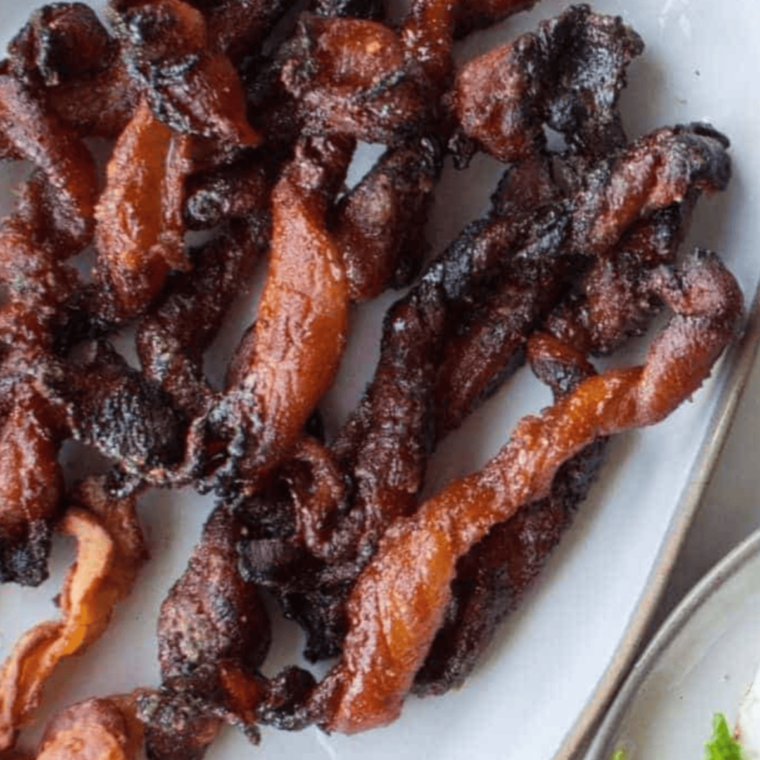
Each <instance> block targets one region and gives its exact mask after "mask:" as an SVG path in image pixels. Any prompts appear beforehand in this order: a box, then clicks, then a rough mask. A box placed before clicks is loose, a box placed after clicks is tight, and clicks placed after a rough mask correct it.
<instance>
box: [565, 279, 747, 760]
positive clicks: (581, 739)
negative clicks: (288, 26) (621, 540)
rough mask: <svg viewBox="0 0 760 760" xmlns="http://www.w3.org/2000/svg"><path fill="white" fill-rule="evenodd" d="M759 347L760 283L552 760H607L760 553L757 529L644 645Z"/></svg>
mask: <svg viewBox="0 0 760 760" xmlns="http://www.w3.org/2000/svg"><path fill="white" fill-rule="evenodd" d="M759 349H760V282H758V283H757V286H756V288H755V292H754V295H753V298H752V304H751V307H750V309H749V313H748V315H747V318H746V320H745V323H744V327H743V330H742V333H741V336H740V337H739V339H738V340H737V341H735V342H734V344H733V345H732V346H731V348H730V349H729V352H728V354H727V355H726V356H725V358H724V361H723V364H722V367H721V369H722V371H724V372H726V373H727V375H728V377H727V379H726V380H725V381H724V383H723V384H722V386H721V387H720V389H719V394H718V399H717V401H716V405H715V408H714V410H713V412H712V415H711V417H710V424H709V426H708V429H707V432H706V434H705V437H704V440H703V441H702V444H701V445H700V448H699V452H698V453H697V457H696V459H695V460H694V464H693V465H692V467H691V470H690V472H689V476H688V478H687V481H686V485H685V487H684V490H683V492H682V494H681V497H680V499H679V500H678V504H677V506H676V509H675V511H674V513H673V516H672V517H671V519H670V523H669V525H668V529H667V531H666V533H665V536H664V538H663V540H662V544H661V546H660V549H659V550H658V553H657V556H656V557H655V561H654V564H653V565H652V567H651V569H650V571H649V575H648V578H647V581H646V583H645V585H644V589H643V591H642V593H641V595H640V597H639V600H638V601H637V603H636V606H635V607H634V610H633V613H632V615H631V618H630V620H629V622H628V625H627V626H626V629H625V631H624V633H623V638H622V640H621V641H620V643H619V644H618V646H617V648H616V650H615V652H614V654H613V656H612V660H611V661H610V663H609V664H608V665H607V668H606V669H605V671H604V673H603V674H602V676H601V678H600V679H599V681H598V682H597V685H596V688H595V689H594V691H593V693H592V694H591V696H590V697H589V699H588V700H587V701H586V704H585V705H584V706H583V709H582V710H581V712H580V714H579V715H578V717H577V718H576V720H575V723H574V724H573V726H572V728H571V729H570V731H569V732H568V733H567V734H566V735H565V738H564V740H563V742H562V744H561V745H560V747H559V749H558V751H557V752H556V753H555V755H554V757H553V760H580V758H582V757H584V753H586V752H587V751H589V749H590V750H591V751H590V752H589V754H587V755H585V760H608V758H609V755H610V752H611V749H610V746H609V745H610V744H611V738H612V737H613V736H614V734H615V731H616V729H617V728H618V727H619V725H620V722H621V720H622V719H623V717H624V716H625V714H626V710H627V708H628V706H629V705H630V703H631V701H632V700H633V697H634V695H635V693H636V691H637V689H638V687H639V686H640V685H641V683H642V681H643V680H644V678H645V677H646V676H647V675H648V673H649V672H650V671H651V670H652V668H653V667H654V665H655V664H656V662H657V661H658V659H659V657H660V656H661V655H662V653H663V651H664V650H665V649H666V648H667V646H668V645H669V643H670V642H671V641H672V640H673V639H674V638H675V636H676V635H677V634H678V633H679V631H680V630H681V629H682V628H683V627H684V625H685V624H686V623H687V621H688V620H689V619H690V617H691V616H692V615H693V614H694V613H695V612H696V610H697V609H698V608H699V607H700V606H701V605H702V604H704V603H705V601H706V600H707V599H708V598H709V596H710V595H711V594H712V593H713V592H714V591H715V590H717V588H719V587H720V586H721V585H722V584H723V583H724V582H725V581H726V580H727V579H728V578H729V577H731V576H732V575H734V574H735V573H736V572H738V571H739V570H740V569H741V568H742V567H743V566H744V565H745V564H746V563H747V562H748V561H749V560H750V559H752V558H753V557H754V556H755V555H756V554H758V553H760V528H758V529H757V530H756V531H754V532H753V533H752V534H750V536H748V537H747V538H746V539H745V540H744V541H742V542H741V543H740V544H739V545H738V546H736V547H735V548H734V549H732V550H731V551H730V552H729V553H728V554H727V555H726V556H725V557H724V558H723V559H722V560H720V561H719V562H718V563H717V564H716V565H715V566H714V567H713V568H712V569H711V570H709V571H708V572H707V574H706V575H705V576H703V577H702V579H701V580H699V581H698V582H697V584H696V585H695V586H694V587H692V589H691V590H690V591H689V592H688V593H687V594H686V595H685V596H684V597H683V598H682V600H681V601H680V602H679V603H678V605H677V606H676V607H675V609H674V610H673V611H672V612H671V613H670V614H669V615H668V617H667V618H666V620H665V622H664V623H663V624H662V626H661V627H660V628H659V630H658V631H657V632H656V633H655V634H654V636H653V637H652V639H651V641H650V642H649V643H648V644H646V641H645V636H646V634H647V631H648V628H649V624H650V622H651V620H652V618H653V616H654V613H655V611H656V609H657V606H658V603H659V601H660V599H661V597H662V595H663V593H664V591H665V586H666V584H667V581H668V580H669V578H670V575H671V573H672V570H673V567H674V565H675V561H676V559H677V558H678V555H679V553H680V549H681V546H682V545H683V542H684V540H685V538H686V534H687V532H688V528H689V526H690V525H691V523H692V521H693V519H694V517H695V515H696V512H697V509H698V507H699V505H700V503H701V500H702V496H703V495H704V492H705V490H706V488H707V485H708V484H709V482H710V480H711V478H712V474H713V472H714V470H715V468H716V466H717V464H718V461H719V460H720V455H721V453H722V452H723V449H724V448H725V444H726V441H727V439H728V433H729V432H730V430H731V426H732V423H733V420H734V418H735V416H736V411H737V408H738V406H739V402H740V401H741V399H742V397H743V396H744V393H745V391H746V389H747V385H748V381H749V376H750V374H751V372H752V369H753V367H754V365H755V360H756V358H757V356H758V354H759V353H760V351H759ZM645 644H646V648H645V649H644V651H643V654H641V655H640V656H639V657H638V658H637V657H636V655H637V653H639V652H641V650H642V648H643V647H644V645H645ZM592 742H593V746H592Z"/></svg>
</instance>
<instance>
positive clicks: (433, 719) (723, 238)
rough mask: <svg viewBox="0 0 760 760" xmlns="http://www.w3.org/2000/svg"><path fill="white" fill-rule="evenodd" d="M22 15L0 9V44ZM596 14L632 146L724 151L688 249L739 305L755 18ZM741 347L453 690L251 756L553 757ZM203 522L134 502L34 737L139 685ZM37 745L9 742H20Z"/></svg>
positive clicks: (45, 604)
mask: <svg viewBox="0 0 760 760" xmlns="http://www.w3.org/2000/svg"><path fill="white" fill-rule="evenodd" d="M38 4H39V3H35V2H28V1H23V0H0V30H2V31H0V38H1V39H0V42H5V41H6V40H7V39H8V38H9V37H10V35H11V34H12V32H13V31H14V30H16V29H17V28H19V26H20V25H21V23H22V22H23V21H24V20H25V18H26V16H27V15H28V13H29V11H30V10H31V9H32V8H34V7H36V6H37V5H38ZM567 5H568V3H567V2H561V1H560V0H546V2H543V3H540V4H539V5H538V6H537V7H536V9H535V10H534V11H533V12H532V13H530V14H522V15H520V16H518V17H515V18H514V19H512V20H510V21H509V22H507V23H506V24H504V25H503V26H502V27H500V28H499V29H495V30H491V31H489V32H488V33H484V34H481V35H479V36H478V37H477V39H476V40H474V41H472V42H470V43H468V44H467V46H466V48H465V49H464V50H463V55H472V54H473V53H474V52H475V51H476V50H477V49H482V48H483V47H485V46H490V45H493V44H496V43H497V42H501V41H505V40H506V39H508V38H509V37H510V36H512V35H513V34H516V33H518V32H522V31H525V30H527V29H532V28H534V27H535V24H536V22H537V21H538V20H539V19H541V18H544V17H547V16H550V15H555V14H557V13H558V12H560V11H561V10H563V9H564V8H565V7H567ZM596 8H597V9H598V10H599V11H604V12H607V13H614V14H621V15H623V17H624V18H625V19H626V20H627V21H628V22H630V23H631V24H632V25H633V26H634V27H635V28H636V29H637V30H638V31H639V32H640V33H641V34H642V36H643V37H644V39H645V40H646V42H647V51H646V53H645V55H644V57H643V59H641V60H639V61H637V62H635V63H634V64H633V66H632V67H631V70H630V77H629V79H630V87H629V89H628V91H627V92H626V93H625V94H624V97H623V111H624V114H625V117H626V122H627V125H628V129H629V132H630V134H631V136H637V135H639V134H641V133H643V132H645V131H647V130H649V129H653V128H655V127H657V126H661V125H665V124H673V123H677V122H688V121H693V120H706V121H711V122H713V123H714V124H715V126H717V127H718V128H720V129H722V130H723V131H725V132H726V133H727V134H728V135H729V136H730V137H731V138H732V140H733V142H734V146H735V147H734V151H733V155H734V158H735V179H734V181H733V182H732V185H731V188H730V190H729V191H728V192H727V193H725V194H723V195H722V196H719V197H716V198H714V199H712V200H710V201H708V202H705V201H703V202H702V203H701V205H700V207H699V211H698V213H697V214H696V215H695V222H694V225H693V233H692V235H691V239H690V244H691V243H699V244H700V245H703V246H708V247H713V248H716V249H717V250H720V251H722V252H723V253H724V255H725V259H726V260H727V262H728V263H729V265H730V266H731V267H732V269H733V270H734V272H735V273H736V274H737V276H738V277H739V279H740V281H741V283H742V286H743V287H744V290H745V293H747V294H751V293H754V291H755V288H756V285H757V282H758V276H759V275H760V259H759V258H758V256H757V255H756V245H757V241H758V240H760V214H758V213H757V212H756V209H757V208H758V198H760V179H759V178H760V143H759V142H758V139H757V135H758V134H760V111H758V109H757V108H756V104H758V103H760V88H759V86H758V84H757V81H758V80H757V71H758V70H760V33H758V31H757V30H758V29H759V28H760V26H758V24H759V23H760V5H758V4H757V2H756V1H755V0H734V2H733V3H732V4H731V11H730V13H729V12H727V10H726V6H725V5H724V4H720V3H714V2H712V1H711V0H666V1H665V2H663V0H629V1H628V2H621V1H620V0H601V1H600V2H598V3H596ZM374 155H377V150H373V149H370V148H366V149H365V151H364V153H363V156H364V160H363V161H362V160H360V161H358V162H357V163H356V165H355V176H356V177H358V176H360V175H361V173H362V172H363V171H365V170H366V169H367V168H368V166H369V157H370V156H374ZM0 170H2V171H3V172H5V173H4V174H2V176H1V177H0V181H2V183H3V184H2V188H3V190H4V191H5V192H4V193H3V194H2V200H0V203H1V204H3V205H2V208H0V212H2V213H5V211H6V210H7V208H8V207H9V205H8V204H9V202H10V200H12V196H10V195H7V189H8V188H9V184H10V182H11V180H13V179H15V178H17V177H18V171H16V170H14V169H13V168H12V167H11V168H7V167H6V168H1V167H0ZM498 176H499V169H498V167H496V166H495V165H494V164H493V163H492V162H490V161H488V160H485V159H482V158H479V159H477V160H476V161H475V162H474V166H473V168H472V170H471V171H470V172H469V173H468V174H466V175H460V174H455V173H454V172H452V171H447V172H446V174H445V176H444V179H443V182H442V184H441V187H440V191H439V192H438V195H437V205H436V209H435V213H434V215H433V219H432V220H431V225H430V233H431V234H430V238H431V240H432V242H433V245H434V248H435V250H440V249H441V248H442V247H443V245H444V243H445V241H446V240H448V239H450V238H451V237H452V236H453V235H454V234H455V233H456V232H457V231H458V230H459V229H460V228H461V227H462V226H463V225H464V224H465V223H466V222H468V221H470V220H471V219H473V218H475V217H477V216H478V215H479V214H480V213H481V212H482V211H483V210H484V209H485V207H486V204H487V199H488V196H489V194H490V192H491V190H492V188H493V186H494V184H495V182H496V179H497V178H498ZM9 199H10V200H9ZM252 290H253V288H252ZM392 300H393V297H392V296H389V297H385V298H383V299H381V300H380V302H379V303H377V304H375V305H373V306H371V307H369V308H367V309H365V310H362V311H360V312H359V313H358V314H357V315H356V319H355V330H354V334H353V337H352V340H351V344H350V347H349V351H348V355H347V357H346V361H345V369H344V371H343V372H342V375H341V378H340V383H339V385H338V387H337V390H336V392H333V393H332V394H331V396H330V398H329V399H328V403H327V411H328V415H329V417H330V419H331V421H332V423H333V424H337V422H338V421H339V420H340V419H342V418H344V417H345V415H346V414H347V413H348V411H349V410H350V409H351V408H352V407H353V405H354V404H355V403H356V400H357V398H358V395H359V393H360V392H361V389H362V387H363V385H364V383H365V382H366V380H367V378H368V377H369V376H370V375H371V373H372V369H373V367H374V362H375V359H376V356H377V339H378V336H379V324H380V316H381V314H382V313H383V311H384V310H385V308H387V305H388V304H389V303H390V302H391V301H392ZM236 313H237V315H238V317H237V322H238V323H239V324H236V325H235V327H234V329H232V328H231V329H230V330H228V332H227V334H226V335H225V338H224V340H222V341H221V342H220V344H219V346H217V347H216V350H215V352H214V353H213V357H215V358H214V359H212V364H213V362H214V361H216V363H217V364H219V363H220V362H221V359H220V357H223V356H226V355H228V353H229V347H230V346H231V345H234V343H235V340H236V337H237V336H238V335H239V333H240V328H241V327H242V326H244V325H245V324H247V323H248V322H249V321H250V319H251V314H252V312H251V307H250V306H249V305H246V304H241V305H239V306H238V307H237V309H236ZM754 340H755V338H754V334H753V335H752V336H751V337H750V338H748V339H747V340H746V342H745V345H744V348H743V349H742V350H741V351H734V352H733V353H732V355H731V357H730V358H729V360H728V361H726V362H723V363H722V364H721V366H720V367H719V369H718V370H717V371H716V373H715V377H714V378H713V380H712V381H711V382H710V383H709V384H708V385H707V386H706V387H705V388H704V389H703V390H702V391H701V392H700V393H699V394H698V395H697V396H696V398H695V400H694V402H693V403H691V404H687V405H685V406H684V407H683V408H682V409H681V410H679V411H678V412H677V413H676V414H675V415H674V416H673V417H672V418H671V419H670V420H668V421H667V422H666V423H665V424H663V425H661V426H660V427H658V428H656V429H652V430H648V431H645V432H640V433H633V434H631V435H627V436H624V437H622V438H620V439H618V440H617V441H616V442H615V443H614V445H613V446H612V447H611V450H610V454H609V462H608V466H607V468H606V470H605V473H606V474H605V476H604V478H603V480H602V481H601V482H600V483H599V485H598V486H597V487H596V488H595V489H594V491H593V492H592V495H591V497H590V498H589V500H588V501H587V502H586V503H585V504H584V505H583V506H582V508H581V512H580V515H579V517H578V519H577V520H576V522H575V524H574V526H573V528H572V530H571V531H570V532H569V534H568V535H567V537H566V539H565V540H564V542H563V544H562V545H561V547H560V548H559V549H558V551H557V552H556V553H555V554H554V556H553V557H552V558H551V561H550V563H549V565H548V567H547V569H546V571H545V573H544V577H543V579H542V580H541V582H540V583H539V584H538V586H537V587H536V588H535V589H534V591H533V592H532V593H531V594H530V595H529V598H528V599H527V600H526V602H525V604H524V606H523V607H522V609H521V610H520V611H519V612H518V613H517V614H515V615H513V616H512V617H511V619H510V620H509V621H508V622H507V623H506V625H505V626H504V628H503V629H502V631H501V632H500V634H499V636H498V637H497V640H496V641H495V642H494V644H493V646H492V647H491V649H490V650H489V652H488V653H487V655H486V656H485V657H484V658H483V661H482V662H481V664H480V665H479V667H478V668H477V670H476V672H475V673H474V674H473V675H472V677H471V678H470V679H469V681H468V683H467V685H466V686H465V687H464V688H463V689H462V690H460V691H459V692H457V693H453V694H449V695H447V696H446V697H443V698H439V699H431V700H427V701H418V700H416V699H411V700H410V701H409V703H408V704H407V706H406V710H405V712H404V715H403V717H402V718H401V720H399V721H398V722H397V723H396V724H395V725H394V726H392V727H390V728H388V729H383V730H380V731H375V732H372V733H371V734H367V735H363V736H357V737H352V738H345V737H332V738H329V739H328V738H326V737H325V736H323V735H322V734H320V733H319V732H318V731H316V730H309V731H306V732H303V733H300V734H284V733H277V732H274V731H265V732H264V737H263V742H262V746H261V747H260V748H259V749H257V750H255V752H256V753H257V756H258V757H261V758H262V760H267V759H268V758H275V757H276V758H278V760H295V758H304V757H329V758H339V760H355V759H356V758H359V757H361V758H362V760H374V759H376V758H388V757H394V758H396V760H412V759H413V760H423V759H424V758H436V760H454V759H457V760H459V759H460V758H462V757H465V756H469V757H473V758H478V759H479V760H488V758H501V759H502V760H505V759H508V758H515V759H517V758H520V759H521V760H524V759H525V758H529V759H530V760H549V758H553V757H554V758H566V757H568V756H569V755H570V754H571V753H572V752H573V751H574V750H575V749H577V747H578V746H579V745H580V742H581V739H582V738H583V736H584V734H585V733H586V732H587V730H588V728H589V727H590V726H591V724H592V723H593V721H594V720H595V719H596V718H597V717H598V715H599V714H600V711H601V709H602V707H603V706H604V704H605V702H606V700H607V699H608V698H609V696H610V695H611V693H612V689H613V687H614V685H615V684H616V682H617V680H618V679H619V678H620V676H621V675H622V673H623V671H624V668H625V667H626V665H627V663H628V662H629V659H630V657H631V656H632V653H633V652H634V650H635V647H636V645H637V643H638V641H639V638H640V636H641V634H642V631H643V629H644V626H645V623H646V621H647V619H648V615H649V613H650V612H651V610H652V607H653V604H654V602H655V601H656V597H657V594H658V592H659V590H660V589H661V588H662V584H663V582H664V579H665V577H666V575H667V572H668V570H669V568H670V565H671V563H672V560H673V558H674V554H675V551H676V549H677V547H678V545H679V542H680V539H681V537H682V535H683V532H684V529H685V527H686V525H687V524H688V521H689V519H690V516H691V512H692V509H693V507H694V504H695V503H696V498H697V496H698V494H699V493H700V491H701V488H702V485H703V483H704V477H705V473H706V472H707V470H708V469H709V466H710V464H711V462H712V461H713V459H714V456H715V453H716V451H717V448H718V445H719V442H720V441H721V440H722V436H723V433H724V432H725V429H726V427H727V422H728V419H729V417H730V414H731V411H732V409H733V406H734V403H735V401H736V398H737V395H738V393H739V390H740V387H741V382H742V379H743V378H744V377H745V370H746V367H747V366H748V365H749V361H750V359H751V353H752V348H753V346H754ZM225 352H226V353H225ZM212 369H213V367H212ZM217 369H218V368H217ZM548 400H549V397H548V394H547V393H546V391H545V390H543V389H541V388H539V387H538V386H537V385H536V383H535V382H534V381H533V380H532V379H531V378H530V377H529V375H528V374H527V373H525V372H523V373H521V374H520V375H519V376H518V377H517V378H515V379H514V380H513V381H512V382H511V383H509V384H508V386H507V387H506V388H504V389H503V391H502V392H501V393H499V394H498V395H497V396H496V397H495V398H493V399H492V400H491V401H490V402H489V403H488V404H487V405H486V406H485V407H483V408H482V409H481V410H480V411H479V413H477V414H476V415H474V416H473V417H472V418H471V419H470V420H469V421H468V423H467V425H466V426H465V427H464V429H463V430H461V431H460V432H459V433H458V434H457V435H456V436H454V437H452V439H451V440H449V441H447V442H446V443H445V445H443V446H442V447H441V449H440V450H439V451H438V452H437V454H436V456H435V458H434V461H433V463H432V467H431V473H430V490H433V489H434V488H435V487H436V486H438V485H440V484H441V483H442V482H443V481H444V480H446V479H448V478H450V477H452V476H457V475H461V474H464V473H466V472H469V471H471V470H472V469H474V468H476V467H478V466H480V465H481V464H482V463H483V462H484V461H485V460H486V459H487V458H488V457H489V456H490V455H492V454H493V453H494V452H495V451H496V450H497V449H498V447H499V446H500V445H501V444H502V443H504V442H505V441H506V440H507V438H508V436H509V431H510V429H511V427H512V426H513V424H514V421H515V420H516V419H517V418H518V417H519V416H520V415H522V414H523V413H525V412H526V411H535V410H537V409H539V408H540V407H541V406H542V405H544V404H545V403H547V401H548ZM67 456H68V459H69V462H70V465H71V469H72V470H73V471H74V472H76V471H77V470H78V469H79V470H81V457H82V452H81V450H80V449H78V448H74V447H70V448H68V449H67ZM209 507H210V503H209V501H208V500H203V499H201V498H200V497H198V496H196V495H194V494H190V493H152V494H150V495H149V496H147V497H146V498H145V499H144V500H143V502H142V507H141V515H142V518H143V520H144V524H145V527H146V531H147V534H148V537H149V540H150V543H151V547H152V552H153V561H152V563H151V564H150V566H149V567H148V568H147V569H146V571H145V572H144V574H143V576H142V579H141V582H140V584H139V588H138V589H137V590H136V592H135V593H134V594H133V595H132V597H131V598H130V599H129V600H128V601H127V602H126V603H124V604H123V605H122V606H121V607H120V608H119V610H118V614H117V615H116V616H115V619H114V621H113V624H112V626H111V628H110V630H109V631H108V633H107V634H106V635H105V636H104V637H103V638H102V640H101V641H99V642H98V643H97V644H96V645H94V646H93V647H92V648H91V649H90V650H89V651H88V652H87V653H86V654H85V655H84V656H82V657H79V658H76V659H75V660H74V661H69V662H67V663H65V664H64V665H63V666H62V667H61V668H60V670H59V671H58V673H57V675H56V676H55V678H54V679H53V681H52V682H51V683H50V685H49V687H48V689H47V694H46V699H45V709H44V710H42V711H41V712H40V718H41V720H42V719H44V718H45V717H46V716H47V715H48V714H49V713H50V712H51V711H53V710H57V709H60V708H61V707H63V706H64V705H67V704H70V703H71V702H73V701H75V700H79V699H83V698H85V697H89V696H92V695H107V694H112V693H116V692H126V691H129V690H131V689H133V688H134V687H136V686H140V685H151V684H156V683H157V681H158V667H157V664H156V641H155V635H154V626H155V620H156V616H157V612H158V608H159V605H160V603H161V600H162V598H163V597H164V596H165V594H166V592H167V590H168V589H169V587H170V585H171V583H172V582H173V580H174V579H175V578H176V577H177V576H178V575H179V574H180V573H181V572H182V570H183V568H184V566H185V562H186V560H187V557H188V555H189V552H190V550H191V548H192V546H193V544H194V542H195V541H196V540H197V537H198V536H199V532H200V528H201V525H202V523H203V521H204V518H205V516H206V514H207V513H208V510H209ZM70 559H71V547H69V546H66V545H62V546H61V545H59V546H57V548H56V550H55V556H54V559H53V575H52V578H51V580H50V581H49V582H48V583H46V584H44V585H43V586H42V587H41V588H39V589H36V590H20V589H18V588H15V587H10V586H9V587H3V588H2V589H0V636H1V637H2V638H1V640H0V655H5V654H6V653H7V651H8V650H9V648H10V646H11V645H12V642H13V641H14V640H15V638H16V637H17V636H18V635H19V634H20V633H21V631H23V630H24V629H25V628H26V627H28V626H30V625H32V624H33V623H35V622H36V621H38V620H40V619H44V618H47V617H51V616H54V615H55V614H56V611H55V608H54V607H53V606H52V604H51V599H52V597H53V596H54V595H55V594H56V593H57V588H58V586H59V584H60V579H61V577H62V575H63V572H64V570H65V568H66V565H67V562H68V561H70ZM299 643H300V635H299V633H298V632H297V631H296V630H294V628H293V626H290V625H286V624H283V625H281V626H280V628H279V630H278V634H277V638H276V643H275V646H274V648H273V652H272V655H271V657H270V660H269V662H268V663H267V672H274V671H275V670H276V669H277V668H279V666H280V665H281V664H283V663H286V662H293V661H294V660H296V661H297V656H296V652H297V651H298V648H299ZM35 730H36V729H35ZM35 730H30V731H29V733H28V734H27V736H28V738H27V741H29V742H31V741H33V739H34V736H35V732H34V731H35ZM245 744H246V743H245V741H244V740H243V739H242V738H241V737H240V736H238V735H237V734H235V733H234V732H229V733H227V734H225V736H224V737H223V738H222V740H220V741H219V742H218V743H217V744H216V745H214V747H213V748H212V750H211V751H210V753H209V755H208V757H209V759H210V760H231V759H232V758H237V757H241V756H244V755H243V754H242V753H243V752H248V751H251V750H249V749H248V748H247V747H246V746H245Z"/></svg>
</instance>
